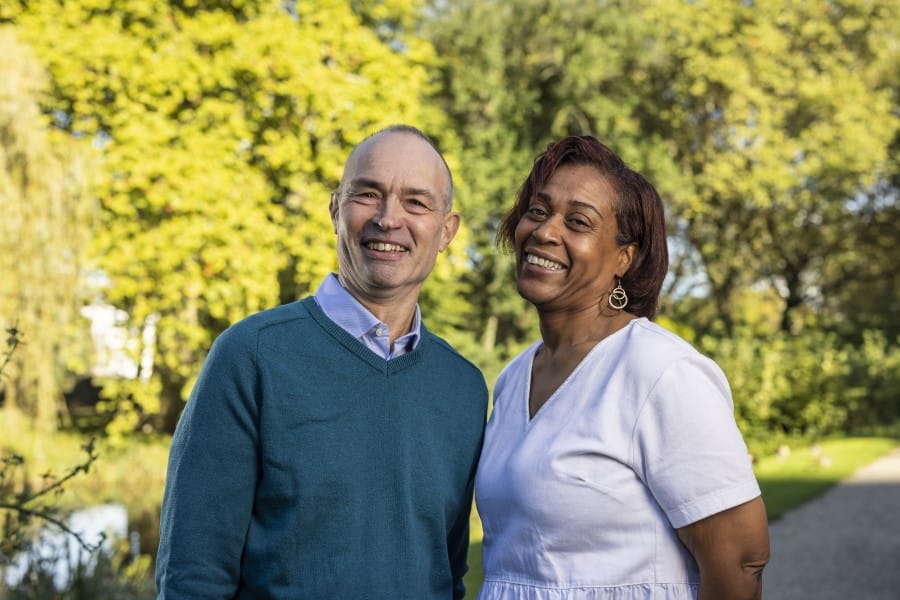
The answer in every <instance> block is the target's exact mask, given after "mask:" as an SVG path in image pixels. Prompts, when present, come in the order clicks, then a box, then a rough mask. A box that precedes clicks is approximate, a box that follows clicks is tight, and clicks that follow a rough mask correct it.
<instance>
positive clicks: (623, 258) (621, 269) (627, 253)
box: [616, 244, 637, 279]
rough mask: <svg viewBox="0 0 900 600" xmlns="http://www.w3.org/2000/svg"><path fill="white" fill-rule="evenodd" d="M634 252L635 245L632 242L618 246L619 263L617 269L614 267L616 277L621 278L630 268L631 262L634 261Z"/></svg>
mask: <svg viewBox="0 0 900 600" xmlns="http://www.w3.org/2000/svg"><path fill="white" fill-rule="evenodd" d="M635 252H637V247H636V246H635V245H634V244H628V245H625V246H622V247H621V248H619V257H618V262H619V264H618V269H616V277H618V278H619V279H621V278H622V277H624V276H625V274H626V273H627V272H628V270H629V269H630V268H631V263H632V262H633V261H634V253H635Z"/></svg>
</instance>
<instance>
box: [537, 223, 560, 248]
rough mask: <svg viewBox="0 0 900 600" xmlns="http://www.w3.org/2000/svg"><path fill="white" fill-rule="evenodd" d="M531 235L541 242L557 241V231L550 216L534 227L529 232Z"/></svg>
mask: <svg viewBox="0 0 900 600" xmlns="http://www.w3.org/2000/svg"><path fill="white" fill-rule="evenodd" d="M531 236H532V237H533V238H534V239H535V240H537V241H538V242H541V243H548V242H556V241H559V231H558V230H557V228H556V224H555V223H554V222H553V219H550V218H548V219H547V220H546V221H543V222H542V223H540V224H539V225H538V226H537V227H535V228H534V230H532V232H531Z"/></svg>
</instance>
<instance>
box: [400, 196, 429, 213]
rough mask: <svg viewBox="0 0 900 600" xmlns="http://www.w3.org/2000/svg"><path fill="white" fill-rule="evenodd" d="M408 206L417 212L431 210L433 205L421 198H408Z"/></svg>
mask: <svg viewBox="0 0 900 600" xmlns="http://www.w3.org/2000/svg"><path fill="white" fill-rule="evenodd" d="M406 206H407V207H408V210H410V211H411V212H415V213H423V212H427V211H429V210H431V206H430V205H429V204H428V203H427V202H425V201H424V200H420V199H419V198H408V199H407V200H406Z"/></svg>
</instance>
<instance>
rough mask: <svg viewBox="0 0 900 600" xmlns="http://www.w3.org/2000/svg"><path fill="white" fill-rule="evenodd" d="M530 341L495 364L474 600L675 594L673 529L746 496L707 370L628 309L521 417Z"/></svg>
mask: <svg viewBox="0 0 900 600" xmlns="http://www.w3.org/2000/svg"><path fill="white" fill-rule="evenodd" d="M540 346H541V342H536V343H535V344H533V345H532V346H531V347H530V348H528V349H527V350H525V351H524V352H523V353H522V354H520V355H519V356H518V357H516V358H515V359H514V360H513V361H512V362H511V363H510V364H509V365H507V366H506V368H505V369H504V370H503V372H502V373H501V374H500V377H499V378H498V380H497V385H496V387H495V389H494V409H493V412H492V414H491V418H490V421H489V423H488V425H487V431H486V433H485V443H484V450H483V452H482V455H481V462H480V463H479V466H478V472H477V476H476V480H475V496H476V501H477V506H478V512H479V514H480V515H481V519H482V522H483V525H484V546H483V557H484V572H485V581H484V585H483V587H482V588H481V593H480V594H479V596H478V597H479V599H481V600H500V599H503V600H539V599H540V600H548V599H552V600H561V599H576V598H577V599H590V600H599V599H603V600H613V599H614V600H638V599H640V600H646V599H649V598H653V599H668V600H673V599H675V600H681V599H685V600H686V599H692V598H696V597H697V588H698V583H699V573H698V570H697V565H696V563H695V562H694V560H693V558H692V557H691V555H690V554H689V553H688V552H687V550H686V549H685V548H684V546H683V545H682V544H681V542H680V541H679V539H678V537H677V534H676V532H675V528H677V527H683V526H685V525H688V524H690V523H693V522H695V521H698V520H700V519H703V518H704V517H707V516H710V515H713V514H715V513H718V512H721V511H723V510H725V509H727V508H731V507H733V506H737V505H738V504H742V503H744V502H747V501H749V500H752V499H753V498H756V497H757V496H759V495H760V491H759V485H758V484H757V482H756V478H755V476H754V474H753V470H752V468H751V463H750V457H749V455H748V453H747V447H746V445H745V444H744V441H743V438H742V437H741V434H740V432H739V431H738V428H737V425H736V424H735V421H734V415H733V404H732V399H731V391H730V390H729V387H728V382H727V381H726V379H725V375H724V374H723V373H722V371H721V369H719V367H718V366H717V365H716V364H715V363H714V362H713V361H712V360H710V359H709V358H706V357H705V356H703V355H701V354H700V353H699V352H697V351H696V350H695V349H694V348H693V347H692V346H691V345H690V344H688V343H687V342H685V341H684V340H682V339H681V338H679V337H678V336H677V335H675V334H673V333H671V332H669V331H667V330H665V329H663V328H662V327H659V326H658V325H656V324H654V323H652V322H650V321H648V320H647V319H643V318H642V319H635V320H633V321H631V322H630V323H629V324H628V325H626V326H625V327H624V328H623V329H621V330H619V331H617V332H616V333H614V334H612V335H610V336H609V337H607V338H606V339H604V340H602V341H600V343H598V344H597V345H596V346H595V347H594V348H593V349H592V350H591V351H590V352H589V353H588V355H587V356H586V357H585V358H584V359H583V360H582V361H581V363H580V364H579V365H578V366H577V367H576V368H575V370H574V371H573V372H572V374H571V375H570V376H569V377H568V379H566V380H565V382H563V384H562V385H560V387H559V388H558V389H557V390H556V391H555V392H554V393H553V395H552V396H550V398H549V399H548V400H547V402H546V403H545V404H544V406H543V407H541V409H540V410H539V411H538V413H537V414H536V415H535V416H534V418H533V419H530V420H529V417H528V397H529V390H530V381H531V364H532V359H533V357H534V354H535V352H536V351H537V350H538V348H540Z"/></svg>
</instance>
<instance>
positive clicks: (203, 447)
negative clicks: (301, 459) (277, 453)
mask: <svg viewBox="0 0 900 600" xmlns="http://www.w3.org/2000/svg"><path fill="white" fill-rule="evenodd" d="M255 355H256V334H255V332H252V333H248V332H240V331H236V330H234V329H231V330H227V331H226V332H224V333H223V334H222V335H220V336H219V338H218V339H217V340H216V342H215V343H214V344H213V347H212V349H211V350H210V354H209V356H208V358H207V360H206V363H205V364H204V366H203V368H202V369H201V373H200V376H199V378H198V380H197V383H196V385H195V386H194V389H193V391H192V393H191V397H190V399H189V400H188V402H187V405H186V407H185V410H184V412H183V413H182V415H181V419H180V420H179V422H178V426H177V427H176V430H175V435H174V437H173V439H172V445H171V448H170V452H169V464H168V470H167V475H166V488H165V493H164V496H163V505H162V514H161V517H160V544H159V551H158V554H157V563H156V585H157V590H158V594H159V595H158V598H159V599H160V600H162V599H165V600H176V599H179V598H191V599H199V598H204V599H205V598H209V599H212V598H223V599H224V598H232V597H234V595H235V594H236V592H237V588H238V585H239V581H240V564H241V554H242V551H243V548H244V542H245V538H246V534H247V530H248V528H249V525H250V519H251V514H252V507H253V498H254V492H255V488H256V482H257V479H258V474H259V433H258V418H259V408H258V405H257V399H256V395H257V394H256V391H257V390H256V379H257V377H256V359H255Z"/></svg>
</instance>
